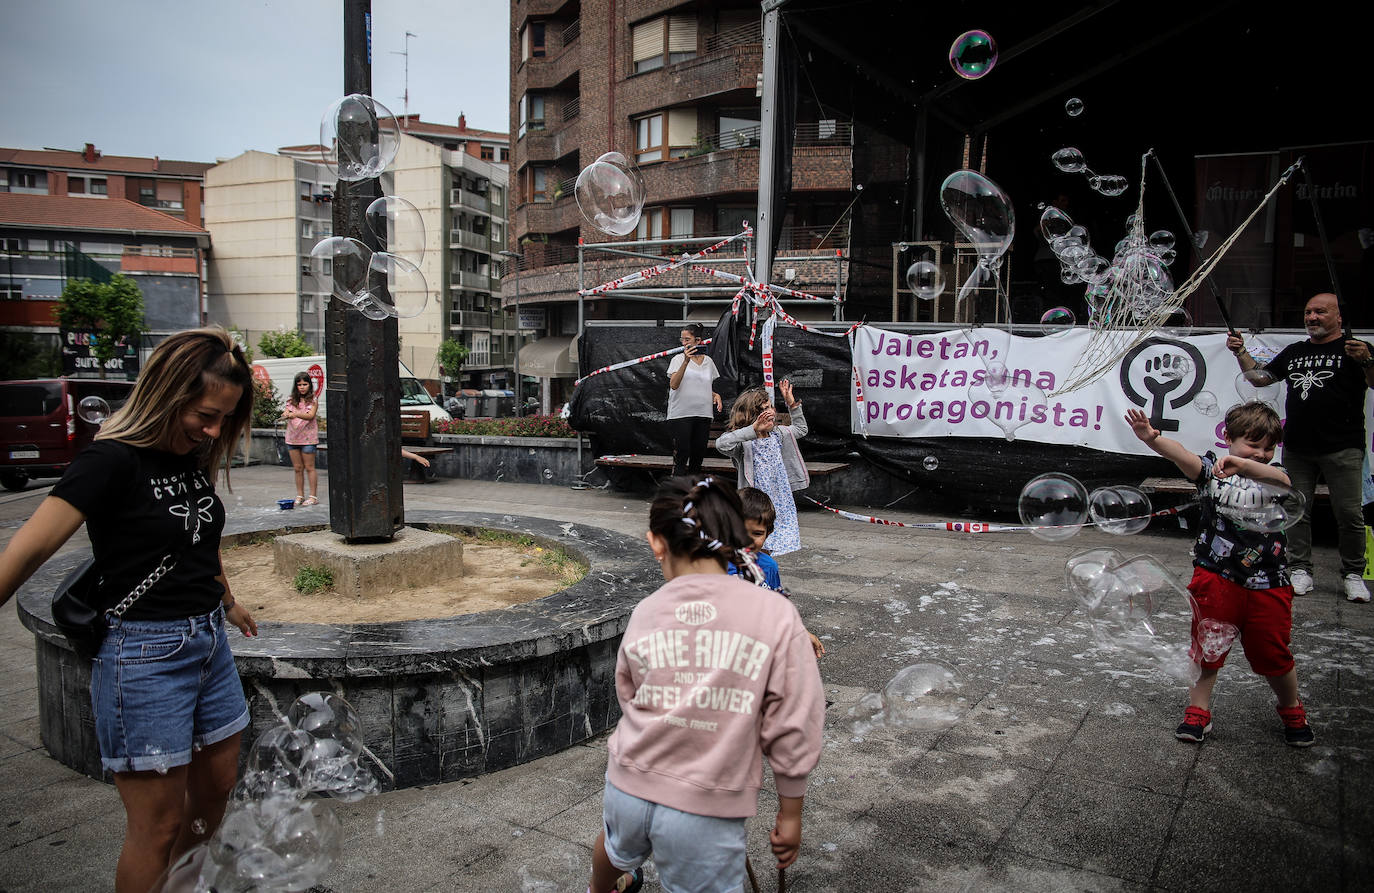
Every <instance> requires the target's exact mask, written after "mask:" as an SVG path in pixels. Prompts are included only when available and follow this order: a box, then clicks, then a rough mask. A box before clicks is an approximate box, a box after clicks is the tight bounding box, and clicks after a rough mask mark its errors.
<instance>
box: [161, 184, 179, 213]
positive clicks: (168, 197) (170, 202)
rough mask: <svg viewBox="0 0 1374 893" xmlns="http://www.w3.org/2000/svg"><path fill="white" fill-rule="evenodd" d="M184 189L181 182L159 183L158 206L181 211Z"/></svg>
mask: <svg viewBox="0 0 1374 893" xmlns="http://www.w3.org/2000/svg"><path fill="white" fill-rule="evenodd" d="M181 197H182V187H181V182H180V181H179V180H158V181H157V206H158V207H159V208H172V209H175V210H178V211H179V210H181Z"/></svg>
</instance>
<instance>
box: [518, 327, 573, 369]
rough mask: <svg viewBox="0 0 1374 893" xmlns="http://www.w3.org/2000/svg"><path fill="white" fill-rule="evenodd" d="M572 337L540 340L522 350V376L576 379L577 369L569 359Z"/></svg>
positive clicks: (562, 336)
mask: <svg viewBox="0 0 1374 893" xmlns="http://www.w3.org/2000/svg"><path fill="white" fill-rule="evenodd" d="M572 342H573V339H572V336H570V335H553V336H550V337H548V338H540V339H539V340H538V341H535V342H532V343H530V344H526V345H525V346H524V347H522V348H520V374H521V375H533V376H535V377H537V378H576V377H577V367H576V366H575V365H574V364H573V362H572V360H570V359H569V358H568V349H569V348H571V347H572Z"/></svg>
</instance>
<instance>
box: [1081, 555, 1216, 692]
mask: <svg viewBox="0 0 1374 893" xmlns="http://www.w3.org/2000/svg"><path fill="white" fill-rule="evenodd" d="M1069 561H1070V565H1068V566H1066V570H1067V573H1068V578H1069V581H1070V586H1071V587H1072V588H1073V589H1074V591H1075V594H1076V595H1078V597H1079V601H1080V602H1081V603H1082V605H1083V610H1084V613H1085V614H1086V615H1087V618H1088V623H1089V625H1090V626H1091V627H1092V631H1093V639H1094V640H1095V641H1096V643H1097V646H1098V647H1099V648H1101V649H1103V650H1105V651H1111V652H1116V653H1120V654H1124V655H1128V656H1131V657H1133V658H1136V659H1139V660H1141V661H1143V662H1147V663H1150V664H1153V665H1154V666H1156V667H1157V668H1158V669H1160V670H1162V671H1163V672H1165V673H1167V674H1169V675H1170V676H1173V677H1174V678H1176V679H1178V680H1179V681H1181V682H1185V683H1191V682H1195V681H1196V680H1197V678H1198V675H1199V673H1200V670H1199V668H1198V667H1197V665H1196V664H1195V663H1194V662H1193V660H1192V658H1191V657H1190V656H1189V651H1190V646H1189V645H1188V644H1185V643H1184V642H1183V641H1182V639H1183V638H1184V637H1183V636H1179V637H1178V639H1179V640H1178V641H1174V640H1172V639H1171V638H1170V637H1169V636H1165V635H1161V633H1160V632H1159V629H1158V624H1159V623H1160V621H1161V620H1163V619H1166V617H1167V615H1165V614H1162V613H1161V610H1160V609H1161V607H1162V606H1167V605H1169V603H1170V602H1172V601H1187V602H1189V603H1190V604H1191V601H1192V597H1191V596H1190V595H1189V594H1188V592H1187V590H1186V589H1184V588H1183V587H1182V585H1180V584H1179V582H1178V580H1177V579H1176V578H1175V577H1174V576H1173V574H1171V573H1170V572H1169V570H1168V569H1167V568H1165V567H1164V566H1163V565H1162V564H1160V563H1159V562H1158V561H1156V560H1155V559H1154V558H1151V557H1149V556H1145V555H1141V556H1137V557H1135V558H1132V559H1130V560H1119V559H1118V558H1117V557H1115V554H1114V553H1113V552H1112V550H1106V552H1105V553H1102V554H1094V553H1080V554H1079V555H1076V556H1074V557H1073V558H1071V559H1070V560H1069ZM1188 638H1191V636H1189V637H1188Z"/></svg>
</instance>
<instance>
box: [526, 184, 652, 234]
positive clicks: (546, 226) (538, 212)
mask: <svg viewBox="0 0 1374 893" xmlns="http://www.w3.org/2000/svg"><path fill="white" fill-rule="evenodd" d="M650 194H652V193H650ZM581 222H582V214H581V213H580V212H579V211H578V210H577V202H575V201H573V193H572V190H571V189H568V190H566V191H565V192H564V193H563V194H562V195H561V196H560V197H559V199H558V200H557V201H553V202H526V203H524V204H523V205H520V206H519V207H518V208H516V209H515V213H514V216H513V217H512V218H511V230H512V232H515V233H517V234H520V235H523V234H525V233H556V232H561V231H563V230H565V229H573V228H574V227H577V226H580V225H581Z"/></svg>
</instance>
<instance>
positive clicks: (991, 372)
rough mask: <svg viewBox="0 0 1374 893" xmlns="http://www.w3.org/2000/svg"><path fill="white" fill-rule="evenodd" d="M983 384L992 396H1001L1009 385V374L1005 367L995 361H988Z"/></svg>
mask: <svg viewBox="0 0 1374 893" xmlns="http://www.w3.org/2000/svg"><path fill="white" fill-rule="evenodd" d="M983 382H984V383H985V384H986V385H987V389H988V390H989V391H991V392H992V393H993V394H994V395H996V394H1001V393H1002V392H1003V391H1005V390H1006V389H1007V386H1008V385H1010V384H1011V373H1010V372H1008V371H1007V367H1006V366H1005V365H1003V364H1002V363H1000V362H998V361H997V360H990V361H988V364H987V374H986V375H984V377H983Z"/></svg>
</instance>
